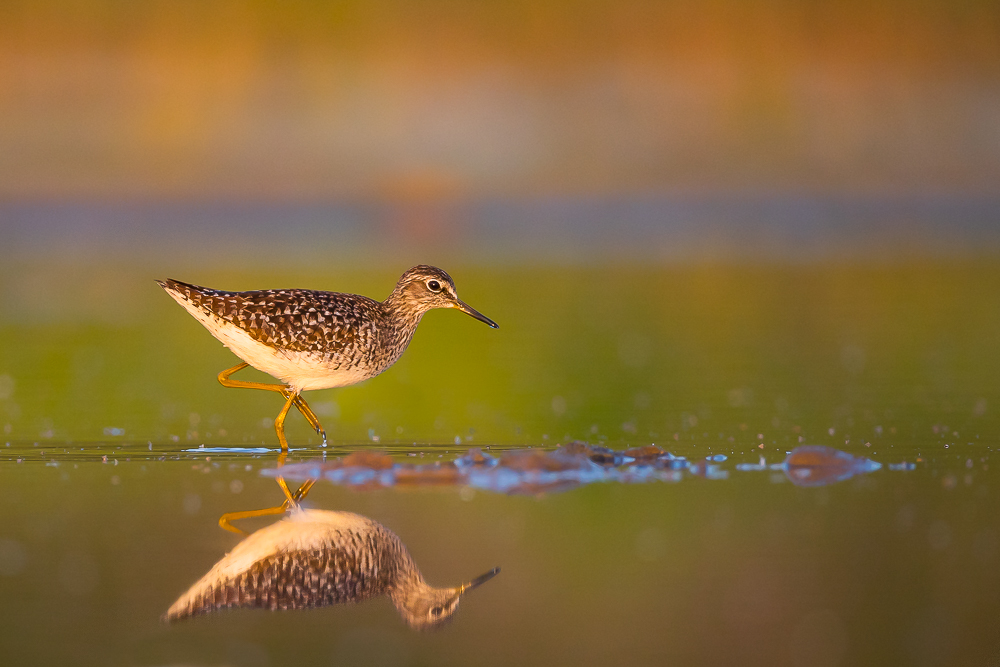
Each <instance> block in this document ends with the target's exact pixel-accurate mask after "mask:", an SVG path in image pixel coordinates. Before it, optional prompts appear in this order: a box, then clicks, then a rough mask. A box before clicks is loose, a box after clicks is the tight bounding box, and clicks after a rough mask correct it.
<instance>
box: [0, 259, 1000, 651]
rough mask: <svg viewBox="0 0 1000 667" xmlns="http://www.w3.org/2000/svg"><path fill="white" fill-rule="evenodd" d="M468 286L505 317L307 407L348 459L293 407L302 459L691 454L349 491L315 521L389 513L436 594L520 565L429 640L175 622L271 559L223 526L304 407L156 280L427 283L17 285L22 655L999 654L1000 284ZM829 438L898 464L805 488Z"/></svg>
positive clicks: (4, 606) (98, 268) (574, 273)
mask: <svg viewBox="0 0 1000 667" xmlns="http://www.w3.org/2000/svg"><path fill="white" fill-rule="evenodd" d="M402 268H405V267H402ZM446 268H447V269H449V271H450V272H451V273H452V275H453V276H454V278H455V280H456V283H457V286H458V290H459V294H460V296H461V297H462V298H463V299H464V300H466V301H468V302H469V303H470V304H472V305H473V306H474V307H476V308H477V309H480V310H482V311H483V312H484V313H486V314H487V315H489V316H490V317H491V318H493V319H495V320H497V321H498V322H499V323H500V325H501V329H500V330H499V331H491V330H489V329H488V328H486V327H483V326H482V325H481V324H480V323H478V322H475V321H474V320H472V319H471V318H467V317H463V316H461V315H460V314H458V313H454V312H434V313H431V314H430V315H428V316H427V317H426V318H425V321H424V323H423V324H422V325H421V328H420V330H419V331H418V333H417V336H416V338H415V340H414V342H413V344H412V345H411V348H410V349H409V350H408V351H407V353H406V354H405V355H404V356H403V358H402V360H401V361H400V362H399V363H398V364H397V365H396V366H395V367H393V368H392V369H390V370H389V371H387V372H386V373H385V374H383V375H382V376H379V377H378V378H375V379H373V380H371V381H369V382H367V383H364V384H362V385H359V386H356V387H351V388H347V389H343V390H339V391H324V392H314V393H312V394H307V399H308V400H309V401H310V404H311V405H312V406H313V408H314V409H315V410H316V412H317V414H318V415H319V416H320V418H321V420H322V421H323V423H324V425H325V426H326V429H327V431H328V433H329V434H330V442H329V443H328V446H327V447H323V446H322V445H321V443H320V442H319V440H318V438H317V437H316V436H315V434H314V433H312V432H311V431H310V430H309V429H308V426H307V425H306V424H305V422H304V420H302V419H300V418H299V416H298V415H294V414H293V415H291V416H290V417H289V420H288V422H287V425H288V434H289V439H290V441H291V444H292V449H293V451H292V452H291V454H290V456H289V457H288V465H287V468H288V469H289V470H292V469H294V466H296V465H317V463H316V462H320V463H321V462H322V461H323V460H324V459H325V460H326V461H327V463H328V464H329V463H330V462H332V461H334V460H337V459H339V458H340V457H344V456H345V455H347V454H349V453H351V452H369V451H373V450H378V451H381V452H385V453H386V454H387V455H388V456H389V457H390V461H391V462H392V464H393V465H416V464H420V465H425V466H426V465H431V464H434V463H435V462H440V463H441V464H443V465H447V462H448V461H452V460H454V459H457V458H459V457H463V456H468V453H469V450H470V448H477V447H478V448H481V450H482V451H483V452H484V453H485V454H489V455H490V456H493V457H501V456H503V455H504V454H505V453H506V452H509V451H510V450H512V449H523V448H527V447H532V448H534V449H535V450H537V451H539V452H551V451H552V450H553V449H554V448H555V447H556V445H557V444H565V443H568V442H571V441H580V442H585V443H588V444H589V445H590V446H591V447H607V448H610V449H612V450H615V451H617V452H622V451H624V450H626V449H628V448H637V447H648V446H650V445H656V446H657V447H660V448H662V450H663V451H665V452H670V453H671V454H673V455H674V456H676V457H683V458H684V459H685V460H686V461H687V462H688V463H689V465H688V466H684V467H682V468H679V469H678V470H676V471H675V472H677V475H674V476H670V477H662V478H656V479H649V480H645V481H642V482H634V481H632V482H630V483H624V482H623V481H622V480H621V479H605V480H597V481H594V482H593V483H588V484H585V485H581V486H578V487H576V488H566V489H554V488H550V489H544V490H543V491H539V492H537V493H534V492H533V493H519V494H510V493H506V492H504V491H506V490H509V489H490V488H483V487H481V486H476V485H473V484H466V483H457V484H444V485H433V486H420V485H416V486H414V485H410V486H406V485H403V486H400V485H398V484H396V485H390V486H389V487H388V488H371V489H359V488H351V487H349V486H344V485H338V484H334V483H331V480H329V479H327V480H321V481H320V482H318V483H317V484H316V486H315V487H314V488H313V490H312V491H311V493H310V494H309V496H308V498H307V500H306V503H307V504H308V505H309V506H311V507H315V508H321V509H335V510H346V511H352V512H357V513H358V514H361V515H364V516H367V517H370V518H372V519H374V520H376V521H378V522H380V523H382V524H383V525H385V526H386V527H388V528H389V529H390V530H392V531H393V532H395V533H396V534H397V535H399V537H400V538H401V539H402V541H403V542H404V543H405V544H406V545H407V548H408V549H409V550H410V553H411V554H412V555H413V558H414V560H415V561H416V562H417V563H419V565H420V568H421V570H422V572H423V574H424V576H425V577H426V578H427V579H428V581H430V582H431V583H435V584H439V585H446V584H447V585H454V584H456V583H458V582H460V581H465V580H468V578H469V577H472V576H475V575H477V574H480V573H482V572H484V571H487V570H489V569H490V568H492V567H494V566H500V567H501V568H502V572H501V574H500V575H499V576H498V577H496V578H495V579H494V580H493V581H491V582H490V583H489V584H488V585H485V586H483V587H481V588H480V589H477V590H475V591H474V592H472V593H470V594H469V595H468V596H467V597H466V598H464V599H463V601H462V603H461V608H460V609H459V610H458V611H457V613H456V615H455V620H454V622H453V623H451V624H450V625H448V626H447V627H445V628H444V629H442V630H440V631H437V632H433V633H418V632H414V631H412V630H410V629H409V628H408V627H407V626H406V625H405V624H404V623H403V622H402V621H401V620H400V619H399V617H398V615H397V614H396V612H395V610H394V609H393V607H392V605H391V604H390V603H389V602H388V600H386V599H380V600H373V601H370V602H366V603H362V604H359V605H348V606H334V607H330V608H325V609H319V610H311V611H296V612H266V611H257V610H234V611H224V612H219V613H216V614H209V615H206V616H203V617H199V618H194V619H188V620H186V621H183V622H180V623H176V624H171V625H167V624H165V623H163V622H162V621H161V620H160V618H161V616H162V614H163V613H164V612H165V611H166V609H167V608H168V607H169V606H170V604H171V603H173V601H174V600H175V599H176V598H177V597H178V596H179V595H180V594H181V593H182V592H184V591H185V590H186V589H187V588H188V587H189V586H190V585H191V584H192V583H194V581H196V580H197V579H198V578H199V577H200V576H202V575H203V574H204V573H205V572H206V571H207V570H208V569H209V568H210V567H211V566H212V564H214V563H215V562H216V561H218V560H219V559H220V558H221V557H222V556H223V555H224V554H225V553H226V552H227V551H228V550H231V549H232V548H233V547H234V545H235V544H236V543H237V542H238V541H239V539H240V538H239V536H237V535H233V534H231V533H228V532H225V531H223V530H221V529H220V528H219V527H218V525H217V521H218V518H219V516H221V515H222V514H223V513H225V512H232V511H239V510H246V509H255V508H263V507H268V506H272V505H275V504H277V503H279V502H280V501H281V499H282V495H281V492H280V490H279V489H278V486H277V485H276V484H275V481H274V479H273V475H274V474H275V470H276V467H277V452H276V451H275V448H276V438H275V436H274V432H273V428H272V426H271V422H272V420H273V418H274V416H275V415H276V414H277V411H278V410H279V408H280V400H279V399H277V397H276V396H275V395H272V394H270V393H269V392H255V391H248V390H236V389H225V388H223V387H221V386H220V385H218V383H217V382H216V381H215V375H216V374H217V373H218V372H219V371H220V370H222V369H224V368H226V367H228V366H231V365H233V364H234V363H236V361H235V359H234V358H233V357H232V355H231V354H230V353H229V352H228V351H227V350H225V349H223V348H222V346H221V345H220V344H219V343H218V342H216V341H215V340H214V339H212V338H211V337H210V336H209V335H208V334H207V333H206V332H205V331H204V330H203V329H202V328H201V327H200V325H198V324H197V323H196V322H195V321H194V320H193V319H192V318H190V317H189V316H188V315H187V314H186V313H185V312H183V311H182V310H181V309H180V308H178V307H177V306H176V304H174V303H173V302H172V301H171V300H170V299H169V298H167V297H166V295H164V294H163V293H162V292H161V291H160V290H159V288H158V287H156V285H155V284H154V283H153V279H154V278H163V277H167V276H168V275H169V276H170V277H176V278H179V279H183V280H190V281H193V282H198V283H202V284H207V285H209V286H213V287H218V288H224V289H251V288H258V287H265V286H273V287H288V286H299V287H315V288H329V289H342V290H346V291H356V292H361V293H365V294H369V295H372V296H378V297H381V296H384V295H385V294H387V293H388V291H389V290H390V289H391V286H392V284H393V282H394V280H395V277H396V274H397V273H399V272H400V271H401V269H399V270H397V269H396V268H395V267H388V268H384V267H372V268H370V269H369V270H367V271H357V272H355V271H346V270H345V271H329V272H326V273H324V272H322V271H312V270H305V269H303V270H301V271H291V270H287V269H284V268H281V267H270V268H266V269H263V270H255V271H249V270H241V269H239V268H238V267H234V266H232V265H231V264H225V265H223V266H218V267H216V268H214V269H203V270H193V269H191V268H190V267H189V268H187V269H185V270H184V271H183V272H182V273H178V274H177V275H174V273H176V267H170V266H168V265H165V264H164V263H163V262H162V261H161V262H159V263H157V262H151V263H149V264H148V265H143V266H139V265H136V264H133V263H130V262H127V261H123V262H121V263H118V264H115V263H103V264H101V265H84V264H82V263H81V264H77V265H72V264H69V265H60V266H48V267H45V268H44V270H42V269H41V268H39V267H37V266H27V265H22V266H18V265H16V263H15V264H8V265H7V267H6V268H5V269H3V272H2V275H0V295H2V298H0V313H2V316H3V317H2V319H0V428H2V439H0V517H2V521H0V610H2V618H3V619H4V623H3V624H2V625H0V642H2V645H3V646H4V647H5V654H6V655H7V656H9V660H11V661H19V662H23V663H25V664H39V663H43V662H48V663H63V662H65V663H74V664H101V665H108V664H129V665H161V664H205V665H217V664H235V665H265V664H285V663H287V662H289V661H292V660H300V661H304V662H308V663H319V664H324V663H335V662H336V663H339V664H343V663H344V662H345V661H348V660H353V661H362V660H364V661H367V662H372V663H379V664H424V663H440V664H469V663H473V662H474V663H488V664H511V663H515V662H517V663H524V664H553V663H562V662H565V663H575V664H607V663H609V662H612V661H615V662H621V661H630V662H632V663H635V664H653V663H663V662H666V661H673V662H676V663H678V664H720V665H721V664H760V665H837V664H844V665H846V664H918V665H922V664H926V665H935V664H983V663H988V662H989V661H990V660H996V659H997V657H998V656H1000V639H997V637H998V636H1000V635H998V634H997V632H996V627H997V623H998V619H1000V613H998V612H1000V602H998V600H1000V576H998V575H997V571H998V570H997V562H998V558H1000V521H998V512H997V510H998V509H1000V507H998V496H997V480H996V475H997V470H996V466H995V461H994V460H993V459H992V456H993V451H994V449H995V448H996V447H997V445H998V437H997V434H998V433H1000V428H998V427H1000V418H998V415H1000V413H998V408H1000V391H998V389H997V383H996V378H997V377H1000V356H998V355H997V354H996V350H995V347H996V342H997V340H1000V336H998V334H1000V299H998V297H997V295H998V294H1000V289H998V288H1000V269H998V268H997V265H996V264H995V263H994V262H992V261H986V260H962V261H958V260H955V261H951V262H945V261H937V262H913V263H906V262H895V263H892V264H887V265H877V264H874V263H871V262H868V263H864V264H855V265H850V264H836V263H819V264H807V265H800V266H794V265H788V264H769V265H756V266H734V265H718V266H708V265H699V266H691V267H683V266H675V267H673V268H651V267H643V266H623V265H596V266H592V267H587V268H566V267H562V268H531V267H524V266H521V267H517V266H503V267H493V268H491V267H489V266H487V267H479V268H470V267H463V266H461V265H459V266H450V265H449V266H446ZM251 376H252V374H251V373H248V377H251ZM261 379H264V378H261ZM804 445H823V446H826V447H832V448H836V449H837V450H840V451H844V452H847V453H849V454H850V455H852V456H856V457H863V458H865V459H870V460H872V461H875V462H878V463H880V464H882V465H881V467H880V468H879V469H877V470H871V471H868V472H866V473H865V474H858V475H855V476H851V477H849V478H846V479H844V480H842V481H834V480H830V483H828V484H819V485H816V486H802V485H797V484H793V483H792V481H791V480H790V479H789V477H788V475H786V474H785V472H783V471H782V470H781V469H777V468H774V467H772V466H774V465H776V464H780V463H781V462H782V461H784V460H785V458H786V457H787V456H788V452H790V451H793V450H794V449H795V448H796V447H800V446H804ZM708 457H712V460H711V461H710V462H706V459H707V458H708ZM722 457H724V458H722ZM762 459H763V464H764V465H761V462H762ZM709 465H711V468H709ZM709 470H711V471H712V472H713V473H721V474H705V473H707V472H709ZM270 520H271V519H253V520H249V521H248V522H247V528H248V529H251V530H252V529H254V528H257V527H261V526H263V525H266V523H267V522H268V521H270Z"/></svg>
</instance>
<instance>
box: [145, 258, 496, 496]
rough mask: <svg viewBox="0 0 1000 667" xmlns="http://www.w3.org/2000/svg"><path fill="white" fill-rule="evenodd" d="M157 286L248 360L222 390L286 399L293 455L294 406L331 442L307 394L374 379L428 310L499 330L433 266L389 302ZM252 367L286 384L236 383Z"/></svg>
mask: <svg viewBox="0 0 1000 667" xmlns="http://www.w3.org/2000/svg"><path fill="white" fill-rule="evenodd" d="M156 282H157V283H159V285H160V287H162V288H163V289H165V290H166V291H167V293H168V294H169V295H170V296H172V297H173V298H174V299H175V300H176V301H177V303H179V304H181V305H182V306H184V308H186V309H187V311H188V312H189V313H191V314H192V315H193V316H194V317H195V319H197V320H198V321H199V322H201V323H202V324H203V325H204V326H205V328H206V329H208V330H209V332H211V334H212V335H213V336H215V337H216V338H218V339H219V340H220V341H222V343H223V344H224V345H225V346H226V347H228V348H229V349H230V350H232V351H233V352H234V353H235V354H236V356H238V357H240V358H241V359H243V362H244V363H241V364H238V365H236V366H233V367H232V368H229V369H226V370H224V371H222V372H221V373H219V382H221V383H222V384H223V386H226V387H244V388H248V389H266V390H269V391H276V392H278V393H280V394H281V395H282V396H283V397H284V398H285V405H284V407H283V408H282V409H281V412H280V413H278V417H277V418H276V419H275V420H274V428H275V431H277V434H278V441H279V442H280V443H281V450H282V451H283V452H285V451H288V442H287V440H286V439H285V427H284V424H285V416H286V415H287V414H288V411H289V410H290V409H291V407H292V406H293V405H294V406H295V407H296V408H298V410H299V412H301V413H302V415H303V416H304V417H305V418H306V420H308V421H309V424H310V425H311V426H312V427H313V428H314V429H315V430H316V432H317V433H319V434H320V435H321V436H322V437H323V442H324V443H325V442H326V432H325V431H324V430H323V427H322V426H321V425H320V423H319V419H318V418H317V417H316V415H315V414H314V413H313V411H312V410H311V409H310V408H309V406H308V405H307V404H306V402H305V400H304V399H303V398H302V396H301V393H302V392H303V391H305V390H307V389H329V388H332V387H346V386H348V385H352V384H356V383H358V382H362V381H364V380H367V379H369V378H372V377H375V376H376V375H378V374H379V373H381V372H382V371H384V370H385V369H387V368H388V367H389V366H391V365H392V364H393V363H395V361H396V360H397V359H399V356H400V355H401V354H402V353H403V351H404V350H405V349H406V346H407V345H409V343H410V340H411V339H412V338H413V334H414V332H415V331H416V329H417V325H418V324H419V323H420V318H421V317H423V315H424V313H426V312H427V311H429V310H431V309H433V308H458V309H459V310H461V311H463V312H465V313H468V314H469V315H471V316H472V317H474V318H476V319H477V320H480V321H481V322H485V323H486V324H488V325H490V326H491V327H493V328H494V329H496V328H497V326H498V325H497V323H496V322H494V321H493V320H491V319H490V318H488V317H486V316H485V315H483V314H482V313H480V312H479V311H477V310H475V309H474V308H472V307H471V306H469V305H468V304H466V303H465V302H463V301H462V300H461V299H459V298H458V295H457V294H456V292H455V282H454V281H453V280H452V279H451V276H449V275H448V274H447V273H445V272H444V271H442V270H441V269H439V268H436V267H433V266H425V265H421V266H415V267H413V268H412V269H410V270H409V271H407V272H406V273H404V274H403V275H402V277H400V279H399V282H398V283H396V288H395V289H394V290H393V291H392V294H390V295H389V296H388V298H386V299H385V301H375V300H374V299H369V298H368V297H366V296H360V295H358V294H342V293H340V292H320V291H315V290H301V289H281V290H261V291H253V292H224V291H221V290H214V289H208V288H207V287H199V286H197V285H191V284H188V283H183V282H180V281H179V280H166V281H160V280H158V281H156ZM248 365H249V366H253V367H254V368H256V369H258V370H261V371H264V372H265V373H267V374H269V375H272V376H274V377H275V378H277V379H279V380H281V381H282V383H283V384H267V383H264V382H243V381H240V380H233V379H231V378H230V376H231V375H232V374H233V373H235V372H236V371H239V370H241V369H243V368H246V367H247V366H248ZM289 499H290V500H291V498H289Z"/></svg>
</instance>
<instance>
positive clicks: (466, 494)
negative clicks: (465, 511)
mask: <svg viewBox="0 0 1000 667" xmlns="http://www.w3.org/2000/svg"><path fill="white" fill-rule="evenodd" d="M458 497H459V498H461V499H462V500H464V501H465V502H469V501H470V500H472V499H473V498H475V497H476V490H475V489H474V488H472V487H471V486H463V487H462V488H461V489H460V490H459V492H458Z"/></svg>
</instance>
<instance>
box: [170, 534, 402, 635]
mask: <svg viewBox="0 0 1000 667" xmlns="http://www.w3.org/2000/svg"><path fill="white" fill-rule="evenodd" d="M317 530H324V531H325V528H323V527H322V526H317V525H316V524H309V523H306V524H300V525H298V526H297V525H296V523H295V522H287V521H282V522H279V523H278V524H275V525H274V526H273V527H271V530H268V529H263V530H262V531H258V532H257V533H254V534H253V535H251V536H250V537H248V538H247V539H246V540H245V541H244V542H243V543H241V544H239V545H237V547H236V548H235V549H234V550H233V551H232V552H231V553H229V554H227V555H226V557H225V558H223V559H222V560H221V561H219V562H218V563H217V564H216V565H215V566H214V567H213V568H212V569H211V570H210V571H209V572H208V574H206V575H205V576H204V577H202V579H201V580H200V581H198V582H197V583H196V584H195V585H194V586H192V587H191V588H190V590H188V591H187V592H186V593H185V594H184V595H182V596H181V597H180V598H179V599H178V600H177V601H176V602H175V603H174V604H173V605H172V606H171V607H170V609H169V610H168V611H167V613H166V614H165V616H164V618H165V619H166V620H168V621H174V620H179V619H182V618H187V617H188V616H195V615H198V614H206V613H209V612H212V611H215V610H217V609H224V608H229V607H250V608H257V609H272V610H273V609H309V608H313V607H324V606H327V605H331V604H337V603H341V602H359V601H362V600H366V599H369V598H371V597H373V596H376V595H380V594H382V593H385V592H386V591H387V590H388V589H389V587H390V586H391V584H392V582H393V581H394V577H395V576H396V564H395V561H396V560H398V559H399V555H398V554H399V553H400V549H401V547H400V545H399V543H398V538H396V537H395V536H394V535H393V534H392V533H390V532H389V531H387V530H385V529H384V528H382V527H381V526H379V525H378V524H375V523H374V522H371V524H370V527H366V528H364V529H362V530H355V529H338V530H335V531H328V532H325V534H324V535H323V536H322V537H318V534H317ZM296 531H304V532H303V533H302V534H293V533H294V532H296ZM302 540H305V541H306V542H307V543H311V544H312V545H314V546H313V548H307V549H287V548H286V547H287V546H288V545H290V544H295V543H298V544H301V543H302Z"/></svg>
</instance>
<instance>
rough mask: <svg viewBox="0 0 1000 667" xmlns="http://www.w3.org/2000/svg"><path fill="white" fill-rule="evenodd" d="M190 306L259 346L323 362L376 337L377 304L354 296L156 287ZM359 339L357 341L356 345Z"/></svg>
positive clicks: (169, 284) (176, 282) (179, 284)
mask: <svg viewBox="0 0 1000 667" xmlns="http://www.w3.org/2000/svg"><path fill="white" fill-rule="evenodd" d="M157 282H159V284H160V286H161V287H163V288H164V289H166V290H167V291H168V292H171V293H173V294H176V295H179V296H180V297H182V298H183V299H184V300H185V301H187V302H189V303H190V304H192V305H193V306H195V307H197V308H200V309H202V310H204V311H205V312H206V313H210V314H212V315H215V316H216V317H218V318H219V319H221V320H223V321H225V322H228V323H231V324H234V325H236V326H238V327H239V328H240V329H242V330H243V331H245V332H247V334H249V335H250V337H251V338H253V339H254V340H256V341H257V342H259V343H263V344H264V345H268V346H270V347H273V348H278V349H282V350H288V351H291V352H319V353H322V354H323V355H324V356H331V355H335V354H337V353H338V352H341V351H345V350H351V349H355V348H356V347H357V346H358V345H359V344H361V345H369V346H370V345H371V341H366V340H363V339H364V338H365V337H372V336H374V335H375V333H376V331H377V326H376V325H377V322H378V317H379V315H380V311H379V304H378V302H376V301H374V300H372V299H369V298H367V297H364V296H360V295H357V294H342V293H339V292H321V291H316V290H301V289H287V290H260V291H252V292H226V291H222V290H213V289H209V288H207V287H200V286H198V285H191V284H189V283H184V282H181V281H179V280H172V279H171V280H166V281H162V282H161V281H157ZM359 338H361V339H362V340H359Z"/></svg>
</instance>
